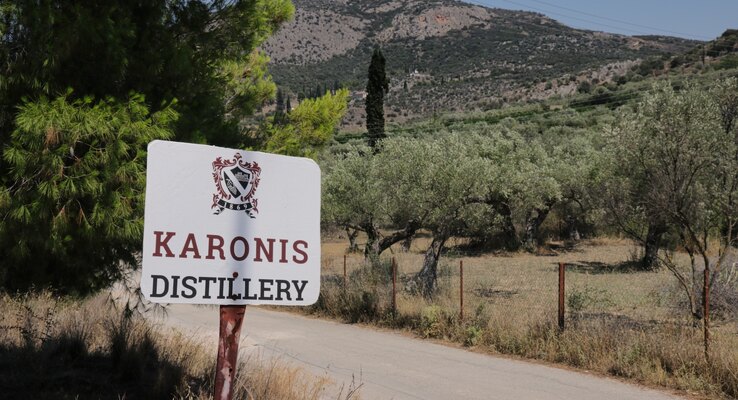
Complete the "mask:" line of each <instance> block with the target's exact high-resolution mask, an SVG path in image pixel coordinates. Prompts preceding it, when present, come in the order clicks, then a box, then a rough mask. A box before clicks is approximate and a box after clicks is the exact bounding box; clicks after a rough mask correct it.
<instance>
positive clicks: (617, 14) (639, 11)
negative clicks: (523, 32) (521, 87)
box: [464, 0, 738, 40]
mask: <svg viewBox="0 0 738 400" xmlns="http://www.w3.org/2000/svg"><path fill="white" fill-rule="evenodd" d="M464 1H466V2H469V3H474V4H481V5H485V6H488V7H495V8H506V9H510V10H526V11H534V12H538V13H542V14H545V15H547V16H549V17H551V18H553V19H555V20H557V21H559V22H561V23H563V24H565V25H569V26H571V27H574V28H581V29H590V30H596V31H605V32H612V33H622V34H625V35H668V36H678V37H684V38H689V39H697V40H712V39H715V38H716V37H718V36H720V35H721V34H722V33H723V32H724V31H725V30H726V29H728V28H733V29H738V0H464Z"/></svg>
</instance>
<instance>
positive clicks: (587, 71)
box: [264, 0, 698, 126]
mask: <svg viewBox="0 0 738 400" xmlns="http://www.w3.org/2000/svg"><path fill="white" fill-rule="evenodd" d="M293 1H294V3H295V6H296V8H297V12H296V15H295V19H294V20H293V21H292V22H290V23H289V24H287V25H286V26H284V27H283V28H282V29H281V30H280V31H279V32H278V33H277V34H276V35H275V36H274V37H273V38H271V39H270V40H269V42H268V43H267V44H266V45H265V47H264V49H265V51H266V52H267V53H268V54H269V55H270V56H271V57H272V67H271V69H272V73H273V75H274V78H275V81H277V83H278V84H279V85H280V86H281V87H282V88H283V89H284V90H286V91H287V92H289V93H291V95H292V96H294V97H297V96H298V95H299V94H304V95H307V96H309V95H311V94H313V93H314V92H315V91H316V89H317V90H323V91H324V90H326V88H331V87H333V86H335V85H336V84H339V85H341V86H347V87H349V88H350V89H352V91H353V96H352V99H353V107H352V112H351V113H350V114H349V117H348V119H347V121H346V124H347V125H349V126H350V125H354V126H360V125H361V124H362V121H363V116H362V114H361V107H362V106H363V100H362V95H363V93H362V91H363V87H364V85H365V80H366V70H367V67H368V62H369V58H370V56H371V51H372V47H373V46H374V45H377V44H378V45H380V46H381V47H382V49H383V51H384V53H385V56H386V58H387V68H388V74H389V76H390V79H391V82H392V85H391V92H390V95H389V98H388V102H387V103H388V104H387V107H388V109H387V116H388V118H389V119H390V121H396V122H400V121H403V120H405V119H407V118H412V117H414V116H420V115H428V114H431V113H434V112H440V111H463V110H475V109H488V108H492V107H496V106H498V105H499V104H500V103H502V102H506V101H515V100H521V99H535V98H537V97H542V96H550V95H556V94H567V93H569V92H572V91H575V90H576V88H577V86H578V84H580V83H581V82H580V81H581V80H582V79H597V80H600V81H601V80H607V79H611V78H612V76H616V75H618V74H621V73H623V71H625V70H627V69H628V68H630V67H632V63H633V62H634V61H635V60H639V59H644V58H648V57H652V56H654V55H665V54H671V53H681V52H684V51H686V50H688V49H691V48H693V47H694V46H695V45H697V44H698V43H697V42H693V41H689V40H683V39H677V38H671V37H660V36H649V37H631V36H623V35H615V34H609V33H603V32H592V31H584V30H578V29H573V28H570V27H567V26H565V25H562V24H560V23H558V22H557V21H555V20H553V19H550V18H548V17H546V16H544V15H541V14H537V13H531V12H522V11H510V10H503V9H493V8H486V7H481V6H477V5H472V4H468V3H463V2H459V1H453V0H429V1H419V0H293ZM318 88H319V89H318ZM539 89H540V90H539Z"/></svg>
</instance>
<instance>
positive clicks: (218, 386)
mask: <svg viewBox="0 0 738 400" xmlns="http://www.w3.org/2000/svg"><path fill="white" fill-rule="evenodd" d="M245 313H246V306H220V329H219V334H218V360H217V362H216V367H215V394H214V396H213V398H214V399H215V400H231V399H232V398H233V384H234V383H235V379H236V367H237V361H238V337H239V336H240V335H241V325H242V323H243V318H244V314H245Z"/></svg>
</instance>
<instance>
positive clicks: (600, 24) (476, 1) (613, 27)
mask: <svg viewBox="0 0 738 400" xmlns="http://www.w3.org/2000/svg"><path fill="white" fill-rule="evenodd" d="M466 1H469V2H470V3H472V4H476V5H481V6H487V7H489V6H490V5H489V4H487V3H483V2H481V1H480V0H466ZM499 1H504V2H506V3H510V4H514V5H516V6H519V7H524V8H527V9H530V10H534V11H538V12H540V13H543V14H548V15H556V16H560V17H565V18H568V19H572V20H576V21H580V22H586V23H588V24H592V25H595V26H599V27H606V28H610V29H615V30H618V31H626V32H630V33H635V34H638V35H652V34H653V33H652V32H647V31H642V30H635V29H630V28H624V27H622V26H615V25H609V24H605V23H602V22H599V21H592V20H590V19H585V18H580V17H576V16H573V15H569V14H564V13H560V12H556V11H549V10H545V9H541V8H538V7H534V6H531V5H529V4H524V3H519V2H516V1H512V0H499ZM534 1H535V0H534ZM591 15H593V14H591ZM598 18H599V17H598ZM603 19H605V18H603ZM628 24H629V25H635V24H630V23H628ZM646 28H648V29H656V28H651V27H646ZM687 36H690V35H687ZM691 36H697V35H691ZM702 37H703V38H704V36H702Z"/></svg>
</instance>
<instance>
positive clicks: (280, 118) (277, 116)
mask: <svg viewBox="0 0 738 400" xmlns="http://www.w3.org/2000/svg"><path fill="white" fill-rule="evenodd" d="M283 122H284V93H282V89H277V110H276V111H275V112H274V124H275V125H280V124H282V123H283Z"/></svg>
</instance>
